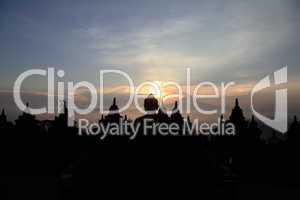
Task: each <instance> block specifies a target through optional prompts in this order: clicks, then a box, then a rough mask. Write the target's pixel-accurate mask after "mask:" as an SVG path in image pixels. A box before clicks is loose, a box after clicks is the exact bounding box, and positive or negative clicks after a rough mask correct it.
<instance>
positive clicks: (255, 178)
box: [0, 95, 300, 199]
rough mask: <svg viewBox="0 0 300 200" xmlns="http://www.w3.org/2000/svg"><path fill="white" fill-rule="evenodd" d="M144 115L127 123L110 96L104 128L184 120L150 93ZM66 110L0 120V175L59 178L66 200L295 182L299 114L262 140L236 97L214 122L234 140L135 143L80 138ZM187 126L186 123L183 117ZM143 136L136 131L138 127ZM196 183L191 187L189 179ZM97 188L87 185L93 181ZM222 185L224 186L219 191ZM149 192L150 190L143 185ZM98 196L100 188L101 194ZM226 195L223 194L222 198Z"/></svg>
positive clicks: (176, 139)
mask: <svg viewBox="0 0 300 200" xmlns="http://www.w3.org/2000/svg"><path fill="white" fill-rule="evenodd" d="M144 108H145V111H146V112H147V114H145V115H144V116H142V117H139V118H137V119H135V120H134V121H131V120H129V119H128V118H127V116H126V115H125V116H122V115H121V114H120V113H119V112H118V110H119V108H118V106H117V101H116V98H114V99H113V103H112V105H111V107H110V108H109V111H110V113H109V114H107V115H106V116H104V115H102V116H101V118H100V120H99V123H102V124H104V125H105V126H107V125H109V124H111V123H120V120H123V121H129V122H131V123H134V124H135V125H137V124H139V123H142V122H143V121H144V120H145V119H151V120H152V121H153V122H156V123H177V124H178V125H179V126H180V127H181V129H180V131H182V128H183V126H182V125H183V123H184V118H183V116H182V114H181V113H180V110H179V109H178V106H177V102H175V104H174V107H173V110H172V112H171V114H170V115H168V114H166V113H165V112H163V108H162V107H159V104H158V101H157V100H156V99H155V98H154V96H152V95H149V97H148V98H146V99H145V101H144ZM67 116H68V110H67V106H66V105H64V113H61V114H59V115H58V116H56V117H55V119H54V120H44V121H38V120H37V119H36V118H35V116H34V115H31V114H29V113H27V112H23V113H22V115H20V116H19V117H18V118H17V119H16V120H15V123H11V122H9V121H7V118H6V114H5V111H4V110H2V113H1V115H0V133H1V134H0V146H1V149H0V151H1V172H2V174H4V175H24V174H26V175H52V176H55V177H57V180H58V181H59V184H60V186H61V192H62V194H63V196H64V197H65V199H68V198H73V197H82V198H86V197H87V195H88V194H92V193H95V192H96V191H98V190H99V188H98V187H99V182H100V183H101V184H106V185H116V184H117V185H118V186H123V185H128V184H129V180H130V181H132V183H130V184H133V185H134V187H135V188H136V189H137V188H139V189H145V188H144V187H143V186H145V185H143V184H141V183H144V182H147V183H148V184H149V183H150V182H151V181H154V185H155V188H160V187H161V188H163V187H164V186H165V184H170V183H172V184H174V187H175V188H177V187H179V186H180V187H182V186H185V187H190V189H191V190H192V188H194V189H195V188H197V187H198V185H199V184H200V183H203V184H204V185H205V188H206V189H205V193H206V194H207V195H219V193H218V194H214V191H215V190H214V189H211V188H210V187H209V186H211V184H213V185H215V183H219V184H221V185H222V186H224V187H225V190H224V191H223V189H221V191H222V192H221V194H220V195H223V194H224V193H227V192H232V191H231V189H230V188H229V189H228V188H227V186H228V184H229V186H230V185H231V184H235V183H240V182H266V183H286V184H297V183H298V182H299V178H300V173H299V169H300V168H299V167H300V165H299V162H298V159H297V157H298V155H297V153H298V152H299V148H300V145H299V144H300V136H299V130H300V124H299V122H298V120H297V117H295V118H294V121H293V122H292V124H291V125H290V127H289V130H288V132H287V133H286V134H287V139H286V140H280V139H278V138H277V137H276V132H275V131H274V132H273V136H272V137H271V138H270V139H269V140H268V141H265V140H262V139H261V135H262V134H263V131H262V130H261V129H260V128H259V126H258V123H257V122H256V120H255V118H254V117H253V116H252V118H251V119H250V120H247V119H246V118H245V117H244V114H243V110H242V108H241V107H240V105H239V101H238V99H236V101H235V106H234V108H233V109H232V112H231V114H230V117H229V118H228V119H227V120H225V119H224V117H223V116H220V118H221V121H220V123H228V122H231V123H233V124H234V126H235V129H236V134H235V135H222V136H213V135H208V136H206V135H199V136H187V137H172V136H170V137H161V136H151V135H149V136H147V137H146V136H139V137H137V138H136V139H135V140H129V139H128V138H127V137H121V136H115V137H113V136H110V137H108V138H106V139H105V140H103V141H99V138H97V137H93V136H78V130H77V128H76V127H68V126H67V121H68V118H67ZM187 121H188V123H191V122H190V121H191V120H190V119H189V117H187ZM140 131H142V129H141V130H140ZM191 179H192V180H193V181H196V183H194V182H192V181H190V180H191ZM95 182H96V183H98V184H96V185H95V184H92V183H95ZM224 187H222V188H224ZM148 189H149V188H148ZM102 192H104V191H102ZM223 197H224V196H223Z"/></svg>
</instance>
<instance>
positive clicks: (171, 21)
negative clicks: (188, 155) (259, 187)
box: [0, 0, 300, 114]
mask: <svg viewBox="0 0 300 200" xmlns="http://www.w3.org/2000/svg"><path fill="white" fill-rule="evenodd" d="M299 9H300V2H299V1H297V0H257V1H234V0H230V1H221V0H220V1H209V0H207V1H202V0H195V1H192V0H185V1H182V0H149V1H147V0H143V1H138V0H136V1H133V0H126V1H125V0H119V1H116V0H107V1H101V0H99V1H96V0H95V1H92V0H91V1H40V0H36V1H33V0H26V1H14V0H7V1H6V0H2V1H1V2H0V26H1V29H0V30H1V31H0V78H1V85H0V102H1V104H2V105H3V106H4V107H9V106H12V104H13V102H12V101H11V99H12V96H11V91H12V87H13V83H14V81H15V79H16V78H17V76H18V75H19V74H21V73H22V72H24V71H25V70H27V69H32V68H41V69H47V67H55V68H56V69H63V70H65V74H66V76H65V78H64V79H63V80H60V81H65V82H67V81H74V82H78V81H89V82H91V83H93V84H95V86H98V85H99V70H101V69H119V70H122V71H124V72H126V73H128V75H130V76H131V77H132V78H133V80H134V83H135V84H139V83H141V82H143V81H147V80H155V81H161V82H164V81H176V82H178V83H179V84H181V85H183V86H184V85H185V84H186V82H185V81H186V76H185V73H186V67H189V68H190V69H191V72H192V74H191V82H192V85H194V84H197V83H198V82H200V81H205V80H208V81H212V82H215V83H217V84H219V83H220V82H221V81H225V82H229V81H235V82H236V83H237V84H239V85H240V87H239V88H238V87H237V88H236V89H235V90H234V92H235V93H234V96H239V95H241V96H243V95H244V96H245V95H247V94H248V92H249V90H250V88H251V85H252V84H253V83H255V82H257V81H259V80H260V79H262V78H263V77H264V76H266V75H269V74H270V75H272V73H273V72H274V71H276V70H277V69H280V68H281V67H284V66H285V65H288V80H289V87H290V88H291V89H290V91H289V98H290V99H291V101H290V102H289V109H290V110H292V112H291V113H289V114H295V113H297V112H298V113H299V107H300V106H299V101H297V100H295V99H297V98H298V99H299V96H300V95H299V92H300V90H299V83H298V82H299V77H300V37H299V33H300V12H299ZM123 85H124V80H122V79H120V78H119V77H109V78H108V79H107V82H106V87H107V90H109V89H111V88H115V87H116V88H120V87H121V88H122V86H123ZM23 89H24V92H27V97H26V98H28V99H30V100H31V101H32V102H33V104H34V102H36V101H38V100H37V99H39V97H36V96H39V95H38V94H40V93H38V92H45V91H47V87H46V80H45V79H42V78H37V79H29V80H28V81H27V82H24V88H23ZM113 91H115V93H116V94H111V95H112V96H118V95H120V96H121V95H122V94H119V93H122V91H121V92H120V91H117V90H113ZM28 96H29V97H28ZM107 98H108V97H107ZM270 98H272V96H271V97H270ZM108 99H110V97H109V98H108ZM248 100H249V99H248ZM261 102H264V103H265V101H261ZM229 103H231V102H229ZM109 104H110V100H109V103H108V105H109ZM245 104H246V103H245ZM261 104H263V103H261ZM230 105H231V104H230ZM8 109H9V108H8ZM297 109H298V110H297ZM12 110H13V109H11V112H12Z"/></svg>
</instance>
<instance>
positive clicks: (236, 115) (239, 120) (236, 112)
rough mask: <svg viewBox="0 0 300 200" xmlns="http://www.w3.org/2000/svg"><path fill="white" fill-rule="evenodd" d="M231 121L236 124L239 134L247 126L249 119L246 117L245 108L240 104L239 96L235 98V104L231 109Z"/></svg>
mask: <svg viewBox="0 0 300 200" xmlns="http://www.w3.org/2000/svg"><path fill="white" fill-rule="evenodd" d="M229 122H231V123H233V124H234V126H235V129H236V133H237V134H239V133H241V132H242V131H243V130H245V129H246V128H247V121H246V119H245V117H244V114H243V110H242V109H241V107H240V105H239V100H238V98H236V99H235V106H234V108H233V109H232V111H231V115H230V117H229Z"/></svg>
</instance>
